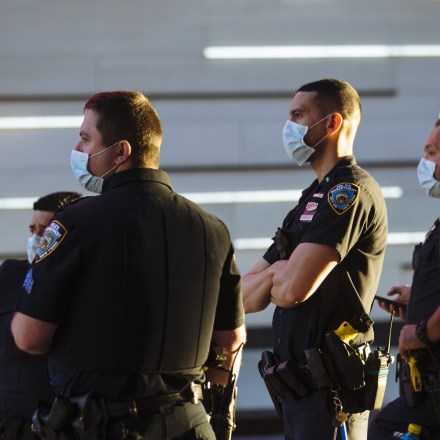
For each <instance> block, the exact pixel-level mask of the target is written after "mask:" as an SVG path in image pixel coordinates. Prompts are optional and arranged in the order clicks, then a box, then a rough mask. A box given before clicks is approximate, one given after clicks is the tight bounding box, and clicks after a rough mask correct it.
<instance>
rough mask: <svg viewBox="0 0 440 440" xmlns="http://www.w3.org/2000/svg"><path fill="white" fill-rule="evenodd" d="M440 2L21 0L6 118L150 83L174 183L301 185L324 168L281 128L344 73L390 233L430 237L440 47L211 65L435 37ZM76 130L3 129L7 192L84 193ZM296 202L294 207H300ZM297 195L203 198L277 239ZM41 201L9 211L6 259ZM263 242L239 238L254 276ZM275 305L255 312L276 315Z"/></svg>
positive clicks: (232, 219)
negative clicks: (314, 168)
mask: <svg viewBox="0 0 440 440" xmlns="http://www.w3.org/2000/svg"><path fill="white" fill-rule="evenodd" d="M439 12H440V2H439V1H434V0H390V1H387V2H383V1H379V0H370V1H368V2H361V1H358V0H270V1H267V0H266V1H259V2H255V1H250V0H240V1H239V0H234V1H231V0H226V1H222V2H219V1H214V0H186V1H184V2H183V1H178V0H167V1H166V2H164V1H159V0H154V1H145V0H143V1H140V0H128V1H124V2H119V1H116V0H113V1H112V0H87V1H85V0H75V1H74V2H64V1H61V2H60V1H55V0H38V1H36V0H17V1H15V2H9V3H8V4H5V3H4V4H2V12H1V14H0V60H1V61H0V79H1V80H0V118H1V117H10V116H33V115H39V116H44V115H58V116H59V115H73V116H80V115H81V114H82V111H81V109H82V105H83V103H84V101H85V99H87V97H88V96H90V95H91V94H93V93H95V92H97V91H102V90H109V89H136V90H141V91H143V92H145V93H146V94H147V95H149V96H150V98H151V99H152V101H153V103H154V105H155V106H156V107H157V109H158V112H159V114H160V116H161V118H162V120H163V124H164V132H165V136H164V143H163V150H162V168H163V169H165V170H168V171H169V172H170V175H171V179H172V181H173V183H174V186H175V189H176V190H177V191H179V192H184V193H194V192H196V193H200V192H205V191H233V192H234V191H245V190H251V191H255V190H265V189H272V190H286V189H298V190H299V189H301V188H304V187H305V186H306V185H308V184H309V183H310V182H311V180H312V179H313V178H314V175H313V173H312V172H311V170H310V169H308V168H307V167H305V168H304V169H303V168H301V169H299V168H298V167H296V166H295V165H293V164H292V163H291V162H290V161H289V160H288V158H287V156H286V155H285V153H284V151H283V148H282V143H281V130H282V127H283V125H284V122H285V120H286V119H287V111H288V106H289V103H290V99H291V96H292V93H293V91H294V90H295V89H296V88H297V87H298V86H300V85H302V84H303V83H305V82H309V81H312V80H316V79H320V78H323V77H338V78H342V79H346V80H348V81H349V82H351V83H352V84H353V85H354V86H355V87H356V88H357V89H358V90H359V91H360V93H361V97H362V101H363V110H364V113H363V121H362V123H361V127H360V129H359V133H358V137H357V141H356V156H357V159H358V161H359V162H360V163H361V164H363V165H364V166H365V167H366V168H368V169H369V171H371V172H372V173H373V174H374V176H375V177H376V178H377V180H378V181H379V182H380V183H381V185H382V186H384V187H391V186H398V187H400V188H401V189H402V191H403V193H402V197H401V198H398V199H387V204H388V209H389V218H390V232H391V233H396V232H423V231H425V230H427V229H428V228H429V226H430V225H431V224H432V222H433V221H434V219H435V217H436V216H437V215H438V211H439V210H438V207H439V202H440V201H436V200H429V199H428V198H427V197H426V196H425V195H424V192H423V191H422V190H421V189H419V188H418V184H417V179H416V175H415V168H416V165H417V162H418V160H419V158H420V156H421V153H422V149H423V145H424V142H425V140H426V138H427V136H428V134H429V132H430V131H431V129H432V126H433V123H434V121H435V119H436V118H437V116H438V113H439V110H440V87H439V81H438V72H439V71H440V59H439V58H409V59H408V58H405V59H403V58H392V59H383V60H377V59H363V60H361V59H355V60H341V59H333V60H332V59H324V60H322V59H321V60H264V61H256V60H247V61H213V60H206V59H204V57H203V49H204V48H205V47H206V46H209V45H233V46H235V45H257V44H261V45H315V44H363V45H366V44H392V45H398V44H437V43H439V32H438V17H439ZM77 139H78V129H77V128H67V129H32V130H23V129H21V130H0V146H1V147H0V148H1V150H2V154H1V159H0V198H4V197H37V196H40V195H43V194H46V193H48V192H51V191H56V190H81V188H80V187H79V186H78V185H77V184H76V182H75V181H74V180H73V177H72V175H71V172H70V166H69V157H70V150H71V149H72V147H73V146H74V145H75V143H76V142H77ZM292 203H293V202H292ZM292 203H290V202H273V203H225V204H204V205H203V206H204V207H205V208H206V209H207V210H208V211H211V212H213V213H215V214H217V215H218V216H220V217H221V218H222V219H223V220H224V221H225V222H226V223H227V225H228V226H229V228H230V230H231V234H232V236H233V239H234V240H235V241H236V243H237V244H238V243H240V241H239V240H241V239H246V238H258V237H259V238H264V237H266V238H269V237H271V236H272V234H273V232H274V231H275V229H276V227H277V226H279V224H280V222H281V220H282V218H283V216H284V214H285V213H286V212H287V211H288V210H289V209H290V207H291V206H292ZM30 214H31V211H30V210H0V228H1V231H2V240H1V242H0V258H6V257H8V256H20V255H21V256H23V255H24V251H25V245H26V238H27V229H26V228H27V225H28V222H29V218H30ZM412 246H413V245H412V243H408V244H405V245H390V246H389V248H388V252H387V257H386V264H385V269H384V274H383V276H382V280H381V284H380V292H381V293H383V292H384V291H385V290H386V289H387V288H388V287H389V286H390V285H392V284H394V283H397V282H400V281H405V282H408V281H410V279H411V271H410V270H409V268H408V264H409V261H410V259H411V250H412ZM262 253H263V249H250V248H246V247H245V246H244V247H241V246H237V261H238V264H239V266H240V269H241V270H242V272H246V271H247V270H248V269H249V268H250V267H251V266H252V264H253V263H254V262H255V261H256V260H257V259H258V258H259V257H260V256H261V255H262ZM269 321H270V311H269V312H267V313H263V314H260V315H255V316H250V317H249V323H250V325H254V324H255V325H259V324H265V325H266V324H268V322H269Z"/></svg>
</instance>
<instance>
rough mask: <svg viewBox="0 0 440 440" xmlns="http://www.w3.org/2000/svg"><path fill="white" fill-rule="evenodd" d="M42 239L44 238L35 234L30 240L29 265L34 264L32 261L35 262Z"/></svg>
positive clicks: (28, 245) (28, 246)
mask: <svg viewBox="0 0 440 440" xmlns="http://www.w3.org/2000/svg"><path fill="white" fill-rule="evenodd" d="M41 238H42V237H40V236H39V235H37V234H33V235H32V236H30V237H29V238H28V244H27V255H28V261H29V263H32V261H34V258H35V255H37V249H38V245H39V244H40V241H41Z"/></svg>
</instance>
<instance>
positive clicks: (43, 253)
mask: <svg viewBox="0 0 440 440" xmlns="http://www.w3.org/2000/svg"><path fill="white" fill-rule="evenodd" d="M66 235H67V229H66V228H65V227H64V226H63V225H62V224H61V223H60V222H59V221H57V220H54V221H52V222H51V223H50V225H49V226H48V227H47V228H46V230H45V231H44V235H43V238H42V239H41V241H40V244H39V245H38V249H37V255H36V256H35V263H38V262H40V261H41V260H43V259H44V258H46V257H47V256H49V255H50V254H51V253H52V252H53V251H54V250H55V249H56V248H57V247H58V245H59V244H60V243H61V242H62V241H63V239H64V237H65V236H66Z"/></svg>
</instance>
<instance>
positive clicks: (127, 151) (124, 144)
mask: <svg viewBox="0 0 440 440" xmlns="http://www.w3.org/2000/svg"><path fill="white" fill-rule="evenodd" d="M130 156H131V145H130V142H128V141H126V140H123V141H120V142H119V143H118V145H117V146H116V158H115V162H116V164H117V165H121V164H123V163H124V162H127V160H128V159H129V158H130Z"/></svg>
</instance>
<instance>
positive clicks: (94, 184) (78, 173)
mask: <svg viewBox="0 0 440 440" xmlns="http://www.w3.org/2000/svg"><path fill="white" fill-rule="evenodd" d="M118 143H119V141H118V142H116V143H114V144H113V145H110V147H108V148H106V149H105V150H102V151H99V152H98V153H95V154H92V155H91V156H89V155H88V154H87V153H82V152H81V151H76V150H72V154H71V156H70V166H71V168H72V172H73V175H74V176H75V179H76V180H77V181H78V182H79V183H80V184H81V185H82V186H83V187H84V188H85V189H86V190H87V191H90V192H94V193H97V194H101V191H102V185H103V184H104V177H105V176H106V175H107V174H108V173H111V172H112V171H113V170H114V169H116V168H117V167H118V165H115V166H114V167H113V168H110V169H109V170H108V171H107V172H106V173H104V174H103V175H102V176H94V175H93V174H92V173H91V172H90V171H89V170H88V169H87V163H88V161H89V159H91V158H92V157H95V156H98V155H99V154H101V153H105V152H106V151H108V150H110V148H112V147H114V146H115V145H117V144H118Z"/></svg>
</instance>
